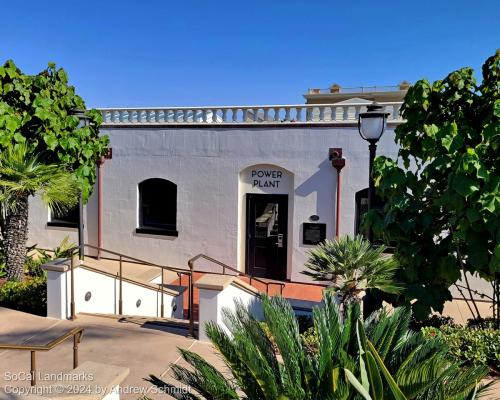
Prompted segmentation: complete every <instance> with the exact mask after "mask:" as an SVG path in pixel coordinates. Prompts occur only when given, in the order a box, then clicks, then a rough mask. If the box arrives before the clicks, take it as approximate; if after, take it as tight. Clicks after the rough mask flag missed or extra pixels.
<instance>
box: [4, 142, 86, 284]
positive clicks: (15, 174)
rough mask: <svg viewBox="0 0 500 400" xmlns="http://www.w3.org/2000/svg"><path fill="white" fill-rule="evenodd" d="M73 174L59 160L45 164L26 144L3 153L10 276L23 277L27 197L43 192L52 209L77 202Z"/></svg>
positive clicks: (5, 238) (6, 251)
mask: <svg viewBox="0 0 500 400" xmlns="http://www.w3.org/2000/svg"><path fill="white" fill-rule="evenodd" d="M78 193H79V186H78V184H77V182H76V180H75V179H74V177H73V175H72V174H71V173H70V172H69V171H67V170H66V169H64V168H63V167H61V166H60V165H56V164H44V163H43V162H42V161H41V160H40V158H39V156H38V155H36V154H32V153H30V151H29V149H28V147H27V146H26V145H25V144H16V145H13V146H10V147H8V148H7V149H6V150H4V151H2V153H1V154H0V202H1V203H2V207H3V209H4V210H5V214H6V216H5V224H4V229H5V232H4V252H5V264H6V268H7V279H8V280H21V279H22V277H23V265H24V262H25V258H26V243H27V240H28V214H29V212H28V211H29V205H28V200H29V198H30V196H40V198H41V199H42V201H43V202H44V203H45V204H47V205H48V207H49V208H50V209H51V210H55V211H64V210H66V209H68V208H71V207H72V206H74V205H75V204H76V203H77V202H78Z"/></svg>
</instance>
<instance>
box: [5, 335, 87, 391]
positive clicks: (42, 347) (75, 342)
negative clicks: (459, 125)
mask: <svg viewBox="0 0 500 400" xmlns="http://www.w3.org/2000/svg"><path fill="white" fill-rule="evenodd" d="M83 330H84V329H83V328H73V329H71V330H70V331H68V332H66V333H65V334H64V335H61V336H59V337H58V338H56V339H54V340H52V341H51V342H49V343H47V344H45V345H26V344H7V343H4V344H2V343H0V349H3V350H26V351H30V352H31V369H30V377H31V386H35V385H36V352H37V351H49V350H52V349H53V348H54V347H56V346H58V345H59V344H61V343H62V342H64V341H66V340H67V339H68V338H70V337H72V336H73V369H75V368H76V367H78V344H79V343H80V342H81V340H82V335H83Z"/></svg>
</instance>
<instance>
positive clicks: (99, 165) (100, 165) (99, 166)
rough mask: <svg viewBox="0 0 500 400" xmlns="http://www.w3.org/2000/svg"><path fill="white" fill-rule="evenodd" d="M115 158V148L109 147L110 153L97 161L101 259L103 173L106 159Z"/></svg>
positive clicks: (99, 252) (98, 223)
mask: <svg viewBox="0 0 500 400" xmlns="http://www.w3.org/2000/svg"><path fill="white" fill-rule="evenodd" d="M112 158H113V149H112V148H109V150H108V153H107V154H106V155H104V157H101V159H100V160H99V161H98V162H97V259H98V260H100V259H101V248H102V175H103V169H104V161H106V160H111V159H112Z"/></svg>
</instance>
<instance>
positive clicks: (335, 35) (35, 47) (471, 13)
mask: <svg viewBox="0 0 500 400" xmlns="http://www.w3.org/2000/svg"><path fill="white" fill-rule="evenodd" d="M73 4H74V5H73ZM499 26H500V1H498V0H477V1H475V2H472V1H471V0H448V1H444V0H434V1H427V0H418V1H406V0H399V1H384V0H382V1H365V0H359V1H337V0H330V1H322V0H318V1H315V0H309V1H307V0H303V1H296V0H267V1H261V0H253V1H238V0H232V1H222V0H221V1H216V0H213V1H206V0H191V1H177V2H174V1H168V0H163V1H160V0H142V1H141V0H138V1H137V0H136V1H129V0H121V1H113V0H109V1H104V0H101V1H94V0H87V1H85V2H73V1H70V0H66V1H57V0H54V1H51V2H41V1H17V2H15V1H9V2H3V4H2V24H1V28H0V29H1V30H2V35H1V37H2V39H1V41H0V61H1V62H3V61H5V60H6V59H9V58H12V59H14V61H15V62H16V63H17V64H18V66H19V67H20V68H21V69H22V70H23V71H25V72H27V73H35V72H38V71H40V70H41V69H43V68H44V67H45V66H46V64H47V62H48V61H55V62H56V63H57V65H58V66H62V67H64V68H65V69H66V70H67V71H68V73H69V77H70V81H71V83H72V84H74V85H75V86H76V87H77V91H78V93H79V94H80V95H82V96H83V97H84V99H85V100H86V102H87V106H92V107H107V106H109V107H112V106H115V107H118V106H121V107H126V106H184V105H186V106H188V105H198V106H200V105H236V104H237V105H246V104H292V103H302V102H303V98H302V94H303V93H305V92H306V90H307V88H309V87H322V88H324V87H328V86H329V85H330V84H331V83H334V82H336V83H339V84H341V85H342V86H345V87H348V86H371V85H391V84H396V83H398V82H400V81H401V80H403V79H406V80H409V81H412V82H414V81H415V80H417V79H419V78H422V77H426V78H428V79H431V80H434V79H439V78H442V77H444V76H445V75H446V74H447V73H448V72H450V71H451V70H454V69H457V68H459V67H462V66H467V65H470V66H473V67H474V68H475V69H476V70H477V71H478V72H479V68H480V66H481V65H482V62H483V61H484V60H485V59H486V58H487V57H488V56H489V55H491V54H493V53H494V51H495V49H496V48H499V47H500V28H499Z"/></svg>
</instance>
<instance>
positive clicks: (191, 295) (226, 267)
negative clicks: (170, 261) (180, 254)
mask: <svg viewBox="0 0 500 400" xmlns="http://www.w3.org/2000/svg"><path fill="white" fill-rule="evenodd" d="M201 258H203V259H205V260H207V261H210V262H213V263H214V264H217V265H219V266H221V267H222V275H226V270H230V271H233V272H236V274H237V276H244V277H246V278H249V279H250V285H251V284H252V280H254V281H257V282H259V283H262V284H264V285H265V286H266V294H267V295H268V294H269V285H279V286H280V294H283V288H284V287H285V284H284V283H283V282H278V281H264V280H261V279H259V278H256V277H254V276H251V275H248V274H245V273H244V272H241V271H238V270H237V269H236V268H233V267H231V266H229V265H227V264H225V263H223V262H222V261H219V260H216V259H215V258H212V257H210V256H207V255H206V254H203V253H200V254H198V255H196V256H194V257H192V258H190V259H189V261H188V266H189V270H190V271H191V275H190V276H189V309H190V310H191V309H192V306H193V303H194V288H193V286H194V282H193V272H201V273H204V274H214V275H217V273H216V272H206V271H195V269H194V263H195V262H196V261H197V260H199V259H201ZM189 334H190V335H191V336H193V337H194V316H193V313H190V314H189Z"/></svg>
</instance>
